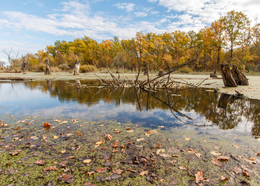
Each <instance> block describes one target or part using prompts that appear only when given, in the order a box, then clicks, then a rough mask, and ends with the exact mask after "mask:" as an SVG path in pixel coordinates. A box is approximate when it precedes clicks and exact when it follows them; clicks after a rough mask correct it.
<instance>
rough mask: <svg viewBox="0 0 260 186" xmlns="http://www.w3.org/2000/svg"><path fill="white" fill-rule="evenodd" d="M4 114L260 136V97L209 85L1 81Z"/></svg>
mask: <svg viewBox="0 0 260 186" xmlns="http://www.w3.org/2000/svg"><path fill="white" fill-rule="evenodd" d="M0 107H1V109H0V115H1V116H4V115H5V116H6V115H15V116H16V117H18V116H30V117H34V116H41V117H64V118H77V119H79V118H80V119H84V120H88V121H100V120H115V121H118V122H132V123H135V124H138V125H140V126H143V127H149V128H157V127H158V126H164V130H172V129H174V128H176V129H177V128H178V129H185V130H186V129H190V130H196V131H198V132H199V133H207V134H212V135H235V136H241V135H244V136H252V138H255V139H256V140H258V138H259V136H260V114H259V113H260V101H259V100H252V99H238V98H236V97H234V96H230V95H228V94H218V93H214V92H213V91H212V90H206V89H190V88H189V89H185V88H184V89H182V90H169V91H161V92H156V93H155V92H145V91H141V90H136V89H134V88H124V89H123V88H118V89H108V88H104V87H102V86H100V85H99V81H96V80H91V81H89V80H82V81H51V80H49V81H25V82H23V81H20V82H19V81H1V82H0Z"/></svg>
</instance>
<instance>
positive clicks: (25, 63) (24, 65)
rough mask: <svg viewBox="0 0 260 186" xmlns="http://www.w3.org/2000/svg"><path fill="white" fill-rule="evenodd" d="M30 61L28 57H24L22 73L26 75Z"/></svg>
mask: <svg viewBox="0 0 260 186" xmlns="http://www.w3.org/2000/svg"><path fill="white" fill-rule="evenodd" d="M27 63H28V60H27V58H26V57H22V71H23V73H24V74H25V70H26V66H27Z"/></svg>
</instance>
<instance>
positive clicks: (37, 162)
mask: <svg viewBox="0 0 260 186" xmlns="http://www.w3.org/2000/svg"><path fill="white" fill-rule="evenodd" d="M34 164H36V165H40V166H44V165H45V161H44V160H37V161H36V162H34Z"/></svg>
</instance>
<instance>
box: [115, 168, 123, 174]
mask: <svg viewBox="0 0 260 186" xmlns="http://www.w3.org/2000/svg"><path fill="white" fill-rule="evenodd" d="M123 172H124V170H121V169H117V170H114V171H113V173H115V174H118V175H121V174H122V173H123Z"/></svg>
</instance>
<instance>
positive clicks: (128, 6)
mask: <svg viewBox="0 0 260 186" xmlns="http://www.w3.org/2000/svg"><path fill="white" fill-rule="evenodd" d="M114 6H116V7H117V8H119V9H123V10H126V11H127V12H132V11H133V10H134V8H135V4H133V3H116V4H115V5H114Z"/></svg>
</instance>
